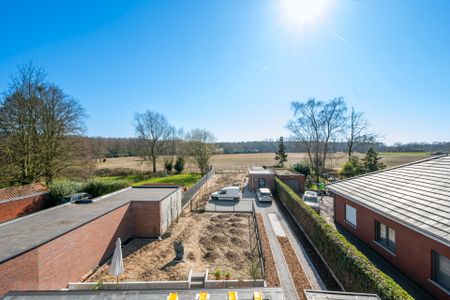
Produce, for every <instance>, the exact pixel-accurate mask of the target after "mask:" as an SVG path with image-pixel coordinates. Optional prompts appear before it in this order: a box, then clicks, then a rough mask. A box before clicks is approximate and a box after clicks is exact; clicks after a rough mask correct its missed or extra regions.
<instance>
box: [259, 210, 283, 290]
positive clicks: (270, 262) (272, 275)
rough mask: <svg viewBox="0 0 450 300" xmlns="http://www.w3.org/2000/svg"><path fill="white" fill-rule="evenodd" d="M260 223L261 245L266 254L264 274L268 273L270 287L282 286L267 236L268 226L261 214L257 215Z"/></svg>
mask: <svg viewBox="0 0 450 300" xmlns="http://www.w3.org/2000/svg"><path fill="white" fill-rule="evenodd" d="M256 221H257V223H258V231H259V237H260V239H261V247H262V251H263V255H264V274H265V275H266V282H267V285H268V286H269V287H278V286H280V279H279V277H278V271H277V267H276V265H275V259H274V258H273V253H272V248H271V247H270V244H269V238H268V237H267V232H266V227H265V226H264V221H263V218H262V216H261V214H257V215H256Z"/></svg>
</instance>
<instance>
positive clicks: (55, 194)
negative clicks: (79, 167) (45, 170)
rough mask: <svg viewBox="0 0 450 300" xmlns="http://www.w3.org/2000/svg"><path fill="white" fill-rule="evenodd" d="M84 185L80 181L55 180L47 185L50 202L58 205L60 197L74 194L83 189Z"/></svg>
mask: <svg viewBox="0 0 450 300" xmlns="http://www.w3.org/2000/svg"><path fill="white" fill-rule="evenodd" d="M83 186H84V184H83V183H82V182H80V181H74V180H68V179H61V180H55V181H53V182H52V183H51V184H50V185H49V187H48V188H49V191H50V201H51V202H52V203H53V204H57V203H59V201H60V200H61V198H62V197H64V196H66V195H70V194H75V193H78V192H80V191H81V190H82V189H83Z"/></svg>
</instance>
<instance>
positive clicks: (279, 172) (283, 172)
mask: <svg viewBox="0 0 450 300" xmlns="http://www.w3.org/2000/svg"><path fill="white" fill-rule="evenodd" d="M272 172H274V173H275V174H276V175H298V176H303V174H300V173H296V172H294V171H291V170H288V169H272Z"/></svg>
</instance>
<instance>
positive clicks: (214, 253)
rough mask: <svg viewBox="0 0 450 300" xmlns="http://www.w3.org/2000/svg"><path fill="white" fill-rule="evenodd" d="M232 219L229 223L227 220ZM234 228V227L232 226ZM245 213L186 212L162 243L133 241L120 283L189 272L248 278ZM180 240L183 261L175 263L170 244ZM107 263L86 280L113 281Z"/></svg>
mask: <svg viewBox="0 0 450 300" xmlns="http://www.w3.org/2000/svg"><path fill="white" fill-rule="evenodd" d="M229 219H232V220H233V222H232V224H230V223H228V220H229ZM232 225H233V226H232ZM234 225H237V227H236V226H234ZM249 226H250V224H249V215H248V214H225V213H202V214H194V213H189V212H188V213H187V214H186V215H185V216H183V217H181V218H180V219H179V221H178V222H177V223H176V224H174V226H173V227H172V230H171V235H170V237H168V238H166V239H163V240H160V241H158V240H156V241H155V240H143V239H135V240H133V241H131V242H130V243H128V244H127V245H126V246H125V247H124V249H123V254H124V273H123V274H122V275H121V276H120V281H160V280H186V278H187V275H188V273H189V270H190V269H193V270H194V271H204V270H205V269H208V270H209V272H210V273H211V275H212V273H213V272H214V271H215V270H216V269H220V270H221V271H222V272H223V273H225V272H230V273H231V278H232V279H251V275H250V274H251V270H250V267H249V266H250V265H251V261H252V260H254V257H253V255H252V254H251V249H250V243H249V240H250V232H249ZM176 240H181V241H183V244H184V251H185V259H184V261H182V262H175V261H174V258H175V251H174V248H173V242H174V241H176ZM109 268H110V265H109V262H108V263H107V264H104V265H103V266H101V267H100V268H99V269H98V270H97V271H96V272H95V273H94V274H93V275H92V276H90V277H89V278H88V281H104V282H108V281H115V277H113V276H111V275H109V274H108V271H109Z"/></svg>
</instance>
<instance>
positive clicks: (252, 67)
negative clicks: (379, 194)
mask: <svg viewBox="0 0 450 300" xmlns="http://www.w3.org/2000/svg"><path fill="white" fill-rule="evenodd" d="M284 1H289V0H272V1H265V0H264V1H255V0H251V1H250V0H217V1H208V0H202V1H196V0H191V1H169V0H168V1H132V0H127V1H118V0H107V1H106V0H105V1H81V0H77V1H69V0H66V1H45V0H42V1H31V0H30V1H20V0H15V1H6V0H5V1H3V0H0V37H1V41H0V45H1V46H0V91H5V90H6V88H7V84H8V81H9V78H10V76H11V75H12V74H14V72H15V71H16V68H17V65H19V64H23V63H25V62H27V61H29V60H30V59H32V60H34V61H36V62H38V63H39V64H40V65H42V66H43V67H45V68H46V70H47V72H48V76H49V79H50V80H51V81H53V82H55V83H56V84H58V85H59V86H60V87H62V88H63V89H64V90H65V91H66V93H68V94H70V95H72V96H73V97H75V98H76V99H78V101H79V102H80V103H81V104H82V106H83V107H84V108H85V109H86V112H87V114H88V115H89V118H88V119H87V126H88V131H87V134H88V135H90V136H97V135H99V136H115V137H127V136H134V128H133V125H132V120H133V115H134V113H136V112H142V111H144V110H147V109H150V110H154V111H157V112H160V113H162V114H164V115H166V116H167V118H168V119H169V122H171V123H172V124H173V125H175V126H177V127H183V128H184V129H185V130H189V129H191V128H195V127H200V128H206V129H208V130H210V131H212V132H213V133H214V134H215V135H216V137H217V138H218V140H220V141H240V140H261V139H275V138H277V137H278V136H280V135H284V136H288V135H289V132H288V131H287V130H286V129H285V125H286V123H287V121H288V120H289V118H291V116H292V111H291V110H290V102H291V101H305V100H307V99H308V98H309V97H316V98H317V99H320V100H326V99H330V98H333V97H335V96H343V97H344V98H345V99H346V100H347V102H348V104H349V106H354V107H355V108H356V109H357V110H359V111H363V112H365V113H366V116H367V118H368V119H369V122H370V123H371V127H372V129H373V131H376V132H378V133H381V134H382V135H383V136H384V139H383V141H384V142H386V143H388V144H391V143H394V142H409V141H444V140H447V141H448V140H450V81H449V80H450V1H445V0H442V1H434V0H432V1H412V0H411V1H409V0H398V1H392V0H376V1H375V0H372V1H369V0H366V1H365V0H360V1H350V0H345V1H344V0H328V3H326V5H325V6H324V7H323V9H322V13H321V14H319V15H318V16H317V17H316V18H313V19H312V20H309V21H307V22H295V18H294V19H292V18H291V19H290V18H287V17H286V16H287V15H289V12H287V11H286V7H285V2H284ZM321 1H324V2H327V0H321ZM303 11H305V10H303ZM303 11H302V12H303ZM306 13H307V14H308V11H306ZM297 21H298V20H297Z"/></svg>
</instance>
